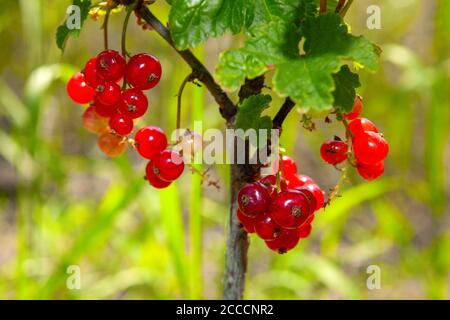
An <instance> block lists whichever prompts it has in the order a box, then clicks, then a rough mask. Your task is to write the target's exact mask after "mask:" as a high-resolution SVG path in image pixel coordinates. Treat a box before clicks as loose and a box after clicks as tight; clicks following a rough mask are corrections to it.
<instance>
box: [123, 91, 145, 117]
mask: <svg viewBox="0 0 450 320" xmlns="http://www.w3.org/2000/svg"><path fill="white" fill-rule="evenodd" d="M147 108H148V100H147V97H146V96H145V94H144V93H143V92H142V91H141V90H139V89H135V88H131V89H128V90H125V91H124V92H122V97H121V99H120V102H119V111H120V113H122V114H126V115H127V116H129V117H131V118H133V119H136V118H140V117H142V116H143V115H144V114H145V112H146V111H147Z"/></svg>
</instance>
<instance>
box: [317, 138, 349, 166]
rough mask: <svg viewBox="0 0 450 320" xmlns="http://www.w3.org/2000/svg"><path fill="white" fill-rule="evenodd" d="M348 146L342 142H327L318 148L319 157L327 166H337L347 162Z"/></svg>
mask: <svg viewBox="0 0 450 320" xmlns="http://www.w3.org/2000/svg"><path fill="white" fill-rule="evenodd" d="M347 151H348V146H347V144H346V143H345V142H344V141H338V140H329V141H326V142H324V143H323V144H322V146H321V147H320V155H321V156H322V159H323V161H325V162H326V163H328V164H332V165H337V164H339V163H342V162H344V161H345V160H347Z"/></svg>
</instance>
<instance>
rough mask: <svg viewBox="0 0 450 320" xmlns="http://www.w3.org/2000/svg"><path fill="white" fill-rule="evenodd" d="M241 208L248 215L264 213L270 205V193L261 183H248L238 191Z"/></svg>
mask: <svg viewBox="0 0 450 320" xmlns="http://www.w3.org/2000/svg"><path fill="white" fill-rule="evenodd" d="M238 204H239V209H241V211H242V213H243V214H245V215H246V216H248V217H252V218H255V217H257V216H259V215H262V214H264V213H265V212H266V211H267V210H268V209H269V205H270V195H269V193H268V192H267V189H266V187H264V186H263V185H262V184H261V183H258V182H254V183H248V184H246V185H245V186H243V187H242V188H241V190H240V191H239V193H238Z"/></svg>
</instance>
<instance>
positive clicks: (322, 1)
mask: <svg viewBox="0 0 450 320" xmlns="http://www.w3.org/2000/svg"><path fill="white" fill-rule="evenodd" d="M319 12H320V13H325V12H327V0H320V9H319Z"/></svg>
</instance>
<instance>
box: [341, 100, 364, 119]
mask: <svg viewBox="0 0 450 320" xmlns="http://www.w3.org/2000/svg"><path fill="white" fill-rule="evenodd" d="M362 109H363V106H362V100H361V98H360V97H358V96H356V97H355V102H354V104H353V109H352V111H351V112H349V113H345V114H344V117H345V119H347V120H353V119H356V118H358V117H359V115H360V114H361V113H362Z"/></svg>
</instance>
